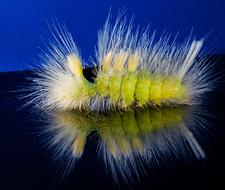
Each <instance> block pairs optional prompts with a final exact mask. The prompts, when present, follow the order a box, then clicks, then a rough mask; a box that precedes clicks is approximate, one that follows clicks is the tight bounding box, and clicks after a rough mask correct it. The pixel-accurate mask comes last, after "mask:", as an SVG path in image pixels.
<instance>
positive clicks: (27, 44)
mask: <svg viewBox="0 0 225 190" xmlns="http://www.w3.org/2000/svg"><path fill="white" fill-rule="evenodd" d="M110 8H111V12H112V15H117V13H118V11H119V9H122V8H126V9H127V12H126V14H128V16H132V15H134V16H135V24H136V25H138V24H140V25H141V27H145V26H146V25H148V24H149V23H150V24H151V28H152V29H156V30H157V31H159V32H162V31H163V29H165V28H166V29H168V31H170V32H172V33H176V32H177V31H178V30H179V31H180V34H181V38H184V37H185V36H186V35H188V34H189V33H190V30H191V28H194V34H196V36H198V37H202V36H204V35H205V34H207V33H209V32H211V31H212V30H213V31H212V32H211V35H210V37H209V38H208V40H207V44H206V45H207V46H209V47H211V46H213V47H214V53H225V0H130V1H128V0H127V1H122V0H92V1H91V0H89V1H88V0H61V1H60V0H0V24H1V25H0V71H9V70H22V69H26V68H27V65H32V60H33V59H35V58H37V54H38V53H39V49H38V46H39V45H40V43H41V40H40V36H41V34H42V29H43V28H47V27H46V19H47V20H48V19H51V18H57V19H58V20H59V21H63V22H65V23H66V25H67V26H68V29H69V30H70V31H71V32H72V34H73V36H74V39H75V41H76V43H77V45H78V46H79V48H80V50H81V53H82V56H83V57H84V59H86V60H88V58H89V56H90V55H92V56H93V55H94V46H95V45H96V41H97V30H98V29H99V28H100V27H101V26H102V25H103V23H104V22H105V19H106V17H107V15H108V13H109V9H110Z"/></svg>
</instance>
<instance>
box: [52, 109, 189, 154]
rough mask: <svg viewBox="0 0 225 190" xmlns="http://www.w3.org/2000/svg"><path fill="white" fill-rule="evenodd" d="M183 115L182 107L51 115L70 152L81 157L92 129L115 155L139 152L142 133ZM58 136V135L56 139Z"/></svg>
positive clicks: (154, 129) (167, 123) (174, 123)
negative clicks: (70, 147)
mask: <svg viewBox="0 0 225 190" xmlns="http://www.w3.org/2000/svg"><path fill="white" fill-rule="evenodd" d="M184 114H185V107H181V108H173V109H165V108H164V109H162V110H158V109H153V110H148V109H146V110H140V111H129V112H111V113H109V114H106V115H104V114H90V113H86V112H69V111H67V112H59V113H56V114H54V115H55V121H56V123H55V125H56V126H59V127H62V128H61V129H62V132H63V133H61V134H64V135H65V139H64V141H68V140H66V138H68V136H70V137H69V138H68V139H70V140H71V141H72V142H73V143H72V144H73V145H72V148H73V150H72V152H73V154H74V156H75V157H80V156H81V154H82V153H83V150H84V145H85V143H86V139H87V136H88V135H89V134H91V133H92V132H93V131H97V133H98V134H99V135H100V138H101V139H102V140H103V141H105V142H106V144H107V147H108V150H109V151H110V152H111V154H112V155H113V156H115V157H116V156H118V155H120V154H123V155H125V154H129V153H131V152H132V149H133V148H134V149H137V150H138V151H141V147H142V140H141V138H142V137H143V136H146V135H149V134H151V133H152V132H153V131H157V130H159V129H160V128H166V127H169V126H171V125H178V124H180V123H182V122H183V116H184ZM110 126H112V127H110ZM65 132H66V133H65ZM62 136H63V135H62ZM58 137H59V136H58V135H57V136H56V138H58ZM71 137H72V138H71ZM128 141H130V143H131V144H130V143H128ZM55 142H58V141H57V140H55ZM70 143H71V142H70ZM70 143H69V144H68V145H70ZM65 144H66V143H65ZM118 151H119V152H118ZM117 154H118V155H117Z"/></svg>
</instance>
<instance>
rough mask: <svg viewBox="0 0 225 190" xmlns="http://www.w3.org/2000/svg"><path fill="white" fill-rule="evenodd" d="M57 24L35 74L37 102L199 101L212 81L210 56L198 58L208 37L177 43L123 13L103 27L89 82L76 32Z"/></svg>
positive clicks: (102, 105)
mask: <svg viewBox="0 0 225 190" xmlns="http://www.w3.org/2000/svg"><path fill="white" fill-rule="evenodd" d="M53 29H54V30H52V42H51V43H50V44H49V46H48V52H44V54H43V56H42V59H43V61H44V64H43V68H42V69H41V70H40V71H38V72H37V75H38V76H37V77H36V78H35V79H34V80H33V81H34V82H35V83H36V85H34V92H33V93H31V97H32V102H33V100H35V102H37V103H36V105H37V106H38V107H41V108H47V109H50V110H73V109H80V110H95V111H105V110H114V109H122V110H127V109H129V108H132V107H144V106H148V105H150V106H153V107H154V106H165V105H166V106H169V105H183V104H196V103H197V104H198V103H199V101H200V100H201V99H202V95H203V94H204V93H205V92H207V91H209V90H210V89H212V87H213V81H212V80H211V81H210V80H209V79H210V69H209V68H210V66H209V64H206V63H207V60H206V59H205V58H198V59H196V57H197V56H198V55H199V52H200V50H201V48H202V45H203V41H204V40H203V39H201V40H192V39H191V37H189V38H188V39H187V40H186V41H185V42H184V43H182V44H178V43H177V42H176V39H174V40H173V41H172V43H169V42H170V41H171V40H170V36H168V35H164V36H162V37H161V38H160V39H159V40H158V41H155V39H154V38H155V34H153V35H149V32H148V31H147V30H146V31H145V32H143V33H141V34H140V33H139V32H138V30H134V29H133V27H132V24H131V23H129V24H127V23H126V21H125V20H122V19H120V18H119V19H117V21H116V22H115V25H114V26H111V25H110V24H109V19H108V20H107V22H106V24H105V25H104V27H103V29H102V30H101V31H100V32H99V40H98V47H97V50H96V60H95V61H94V63H93V66H94V69H93V70H94V75H95V77H94V82H90V81H88V80H87V79H86V78H85V77H84V75H83V67H85V64H84V63H83V61H82V59H81V56H80V55H79V53H78V50H77V47H76V45H75V43H74V41H73V39H72V36H71V34H70V33H69V32H68V31H67V30H66V28H65V27H60V26H59V25H57V26H55V27H53ZM89 65H90V64H89ZM33 97H34V98H33Z"/></svg>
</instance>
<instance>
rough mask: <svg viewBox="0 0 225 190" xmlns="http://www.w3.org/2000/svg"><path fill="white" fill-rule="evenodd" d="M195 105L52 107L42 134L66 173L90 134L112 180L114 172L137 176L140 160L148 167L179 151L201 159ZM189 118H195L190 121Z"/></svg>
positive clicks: (201, 151) (197, 109)
mask: <svg viewBox="0 0 225 190" xmlns="http://www.w3.org/2000/svg"><path fill="white" fill-rule="evenodd" d="M199 109H200V108H192V109H191V108H189V107H187V106H180V107H176V108H161V109H157V108H154V109H149V108H145V109H138V110H129V111H127V112H118V111H113V112H107V113H89V112H85V111H83V112H80V111H63V112H54V113H51V114H50V117H49V121H50V124H49V125H47V126H46V129H45V132H42V134H45V136H44V139H46V142H47V145H48V148H49V151H51V152H53V157H54V160H56V161H58V162H59V165H61V166H66V167H65V168H62V169H63V170H65V169H66V170H68V171H65V173H68V172H69V171H72V169H73V164H74V163H75V161H77V160H78V159H80V158H81V156H82V155H83V154H84V152H85V151H84V150H85V146H86V144H87V143H88V142H90V141H91V140H90V139H92V137H93V136H98V137H99V138H98V141H97V144H98V148H97V150H98V153H99V156H100V158H103V161H104V164H105V166H106V168H108V172H110V173H111V174H112V175H113V177H114V179H115V180H117V177H118V176H117V175H118V174H120V175H121V176H122V177H124V179H125V180H127V179H129V177H131V176H132V175H131V174H134V175H138V173H139V172H137V171H138V168H139V169H140V168H141V167H140V165H142V164H144V165H146V164H147V165H146V167H147V166H149V167H152V165H151V164H152V163H159V161H160V160H162V161H164V160H165V159H169V158H172V159H174V157H176V158H177V156H178V155H180V156H181V155H182V156H183V157H188V159H190V158H192V157H193V156H195V157H197V158H198V159H204V158H205V152H204V150H203V149H202V147H201V146H200V144H199V142H198V140H197V139H196V136H195V130H197V131H198V130H199V131H201V132H202V131H203V130H202V129H199V126H201V123H202V124H203V123H204V122H201V121H202V118H201V116H200V115H198V113H199V112H200V113H202V112H201V110H199ZM190 120H191V121H195V122H194V123H192V124H190V123H188V121H190ZM195 125H197V126H195ZM203 128H205V127H203ZM193 129H195V130H193ZM94 141H95V140H94ZM153 166H154V165H153ZM142 172H143V171H142Z"/></svg>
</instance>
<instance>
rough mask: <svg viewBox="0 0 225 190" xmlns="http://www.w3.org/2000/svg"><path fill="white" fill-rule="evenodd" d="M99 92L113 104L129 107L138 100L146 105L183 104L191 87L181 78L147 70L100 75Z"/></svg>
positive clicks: (138, 103)
mask: <svg viewBox="0 0 225 190" xmlns="http://www.w3.org/2000/svg"><path fill="white" fill-rule="evenodd" d="M96 92H97V94H98V95H99V96H100V97H109V99H110V101H111V102H112V103H113V104H118V105H120V106H121V107H122V108H127V107H129V106H130V105H132V104H133V103H134V102H135V103H136V104H137V106H138V107H142V106H144V105H147V104H149V103H152V104H155V105H161V104H162V103H167V102H168V103H170V102H175V103H181V104H182V103H186V102H187V101H188V90H187V87H186V86H185V85H184V84H183V83H182V81H181V80H179V79H178V77H175V76H166V77H163V76H160V75H156V74H151V73H150V72H147V71H142V72H139V73H135V72H134V73H133V72H127V73H125V74H124V75H119V74H116V73H115V74H114V75H112V76H108V75H104V74H103V75H100V76H97V78H96Z"/></svg>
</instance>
